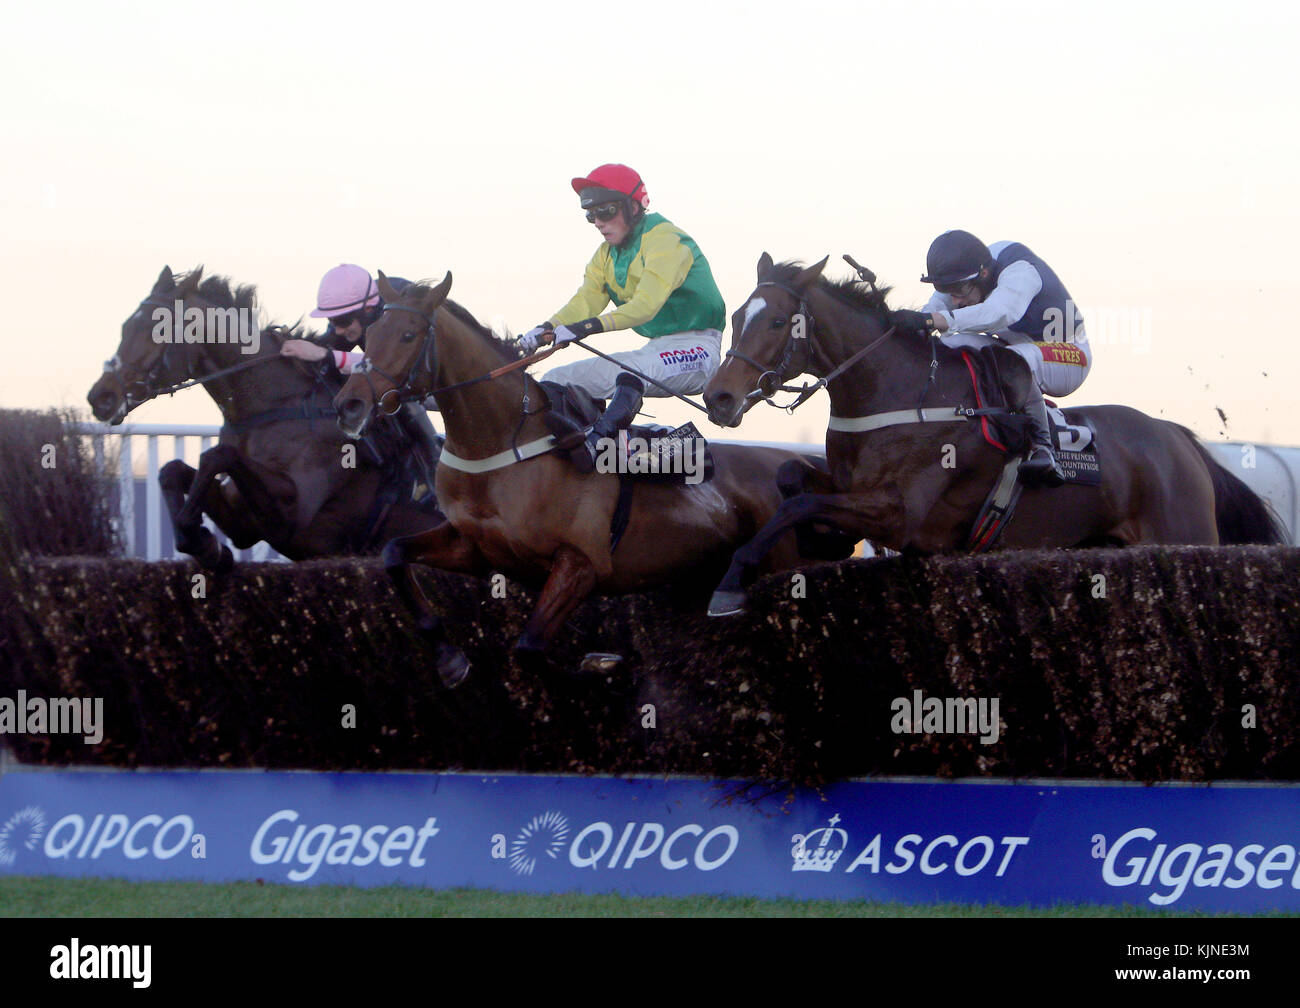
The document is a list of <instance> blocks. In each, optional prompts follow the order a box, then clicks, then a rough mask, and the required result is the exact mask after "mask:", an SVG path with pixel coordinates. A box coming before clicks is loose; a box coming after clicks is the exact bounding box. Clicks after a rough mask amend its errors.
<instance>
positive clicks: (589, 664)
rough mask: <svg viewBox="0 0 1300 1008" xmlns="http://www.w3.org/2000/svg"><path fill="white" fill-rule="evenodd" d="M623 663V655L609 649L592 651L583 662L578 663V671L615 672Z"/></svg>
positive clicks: (588, 672)
mask: <svg viewBox="0 0 1300 1008" xmlns="http://www.w3.org/2000/svg"><path fill="white" fill-rule="evenodd" d="M621 664H623V656H622V655H619V654H613V653H611V652H609V651H592V652H590V653H588V654H587V655H586V656H585V657H584V658H583V659H582V662H581V664H579V665H578V671H579V672H583V673H587V674H590V673H592V672H613V671H614V669H616V668H618V667H619V666H620V665H621Z"/></svg>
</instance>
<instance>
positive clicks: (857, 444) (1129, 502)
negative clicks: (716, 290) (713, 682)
mask: <svg viewBox="0 0 1300 1008" xmlns="http://www.w3.org/2000/svg"><path fill="white" fill-rule="evenodd" d="M825 265H826V260H825V259H823V260H822V261H821V262H819V263H817V264H815V265H813V266H809V267H807V268H800V267H799V266H798V265H796V264H791V263H782V264H774V263H773V262H772V259H771V257H770V256H768V255H767V254H766V253H764V254H763V256H762V258H760V259H759V261H758V280H759V286H758V287H757V288H756V289H755V290H754V292H753V294H751V295H750V297H749V298H747V299H746V302H745V304H744V305H742V306H741V307H740V308H739V309H738V310H737V311H736V313H735V315H734V316H733V317H732V349H731V351H730V352H729V353H728V355H727V360H726V361H724V363H723V365H722V366H721V367H720V368H719V369H718V372H717V373H716V374H715V375H714V376H713V379H712V380H711V381H710V382H709V384H708V386H707V387H706V388H705V390H704V401H705V403H706V405H707V406H708V407H709V415H710V418H711V419H712V420H713V421H714V422H715V423H718V424H721V425H723V426H732V427H734V426H738V425H739V424H740V422H741V417H742V416H743V414H744V412H745V410H746V409H748V408H749V406H750V405H752V404H753V403H755V402H757V401H759V400H760V399H761V398H765V397H767V396H768V395H770V393H771V392H772V386H773V385H774V384H776V383H777V382H780V381H788V380H790V379H791V378H793V377H794V376H796V375H798V374H800V373H809V374H812V375H814V376H816V377H818V378H826V377H827V376H832V377H830V378H829V381H828V383H827V385H826V388H827V392H828V393H829V395H830V400H831V417H832V422H831V429H828V430H827V432H826V459H827V463H828V466H829V469H830V472H829V474H828V473H825V472H821V471H820V470H818V469H815V468H813V467H811V466H810V467H807V468H805V469H804V471H803V473H802V484H803V485H802V491H803V492H801V493H798V494H796V495H791V496H790V497H789V499H787V500H786V502H785V503H784V504H783V505H782V506H781V509H780V511H779V512H778V513H777V515H776V517H775V518H774V519H773V520H772V522H771V523H770V524H769V525H768V526H767V527H766V528H764V529H763V531H762V532H761V533H759V535H758V536H757V537H756V538H755V539H754V541H753V542H751V543H749V544H748V545H746V546H745V547H744V548H743V549H741V550H739V551H738V552H737V553H736V556H735V559H734V561H733V563H732V566H731V568H730V569H729V570H728V572H727V575H726V577H725V578H724V579H723V581H722V583H721V584H720V585H719V587H718V591H717V592H716V593H715V594H714V598H713V602H712V603H711V605H710V613H711V614H713V615H726V614H729V613H732V612H738V611H741V609H743V606H744V602H745V591H744V588H745V586H746V585H748V584H749V583H750V582H751V581H752V579H753V576H754V574H755V572H756V569H757V568H756V565H757V563H758V562H759V560H760V558H761V557H762V556H763V554H764V553H765V552H766V551H767V550H768V549H770V548H771V547H772V546H773V544H774V543H776V542H778V541H780V539H781V537H782V535H783V534H784V533H785V532H786V531H787V530H789V529H790V528H792V527H797V526H798V525H799V524H800V523H803V522H807V521H810V520H817V521H821V522H826V523H829V524H831V525H833V526H834V527H835V528H837V529H839V530H840V532H842V533H844V534H845V541H846V542H850V541H854V540H856V539H859V538H866V539H870V540H871V541H872V542H874V543H878V544H881V545H883V546H887V547H889V548H891V549H895V550H904V551H909V552H917V553H938V552H946V551H952V550H958V549H961V548H963V545H964V544H965V543H966V542H967V539H968V536H969V535H970V533H971V530H972V527H973V525H974V523H975V520H976V516H977V512H978V511H979V509H980V507H981V504H982V503H983V501H984V499H985V497H986V495H987V494H988V493H989V490H990V488H991V487H992V485H993V483H994V480H995V479H996V478H997V477H998V475H999V473H1000V472H1001V471H1002V469H1003V466H1004V464H1005V462H1006V456H1005V455H1004V454H1003V453H1002V452H1000V451H998V450H997V449H995V448H993V447H992V446H990V445H989V443H988V442H987V441H986V440H985V437H984V436H983V434H982V431H981V424H980V423H979V422H972V419H971V418H970V417H969V415H966V414H963V415H959V414H957V412H956V410H955V407H956V406H958V405H961V406H962V407H963V409H974V408H976V403H975V400H974V394H973V391H972V386H971V378H970V373H969V370H968V367H967V365H966V364H965V362H964V361H963V359H962V356H961V353H960V351H958V350H953V349H950V348H948V347H946V346H944V345H943V344H942V343H941V342H939V341H937V340H934V341H932V340H930V339H927V338H925V337H922V336H919V335H916V334H909V333H893V332H892V327H891V323H890V312H889V309H888V307H887V306H886V303H885V295H886V294H887V293H888V289H887V288H886V289H884V290H877V289H876V288H875V287H874V284H861V283H857V282H854V281H850V280H844V281H829V280H826V279H824V278H822V277H821V273H822V270H823V269H824V267H825ZM868 347H870V349H867V348H868ZM859 352H862V356H860V357H859V358H858V359H857V360H854V359H853V358H854V356H855V355H856V354H858V353H859ZM1004 356H1005V357H1006V358H1007V361H1006V362H1005V363H1003V365H1002V367H1003V375H1004V378H1006V379H1007V380H1008V382H1009V383H1010V384H1011V385H1012V386H1013V389H1014V391H1015V392H1016V393H1017V394H1019V395H1020V396H1021V397H1020V398H1017V397H1016V396H1015V395H1012V394H1009V395H1008V401H1010V402H1021V401H1023V396H1024V394H1026V392H1027V390H1028V389H1029V388H1030V386H1029V384H1028V383H1030V382H1032V381H1033V377H1032V375H1031V373H1030V370H1029V366H1028V364H1027V363H1025V362H1024V361H1023V360H1021V359H1020V358H1017V357H1015V356H1014V355H1011V354H1005V355H1004ZM1016 362H1019V365H1020V366H1019V368H1018V369H1017V368H1016V367H1015V364H1016ZM844 364H848V367H846V368H844V369H843V370H842V371H838V372H837V368H840V367H841V365H844ZM756 384H757V385H761V386H762V388H761V389H757V388H756ZM922 406H924V407H925V409H926V413H927V415H928V416H929V417H930V419H928V420H926V421H925V422H922V421H921V420H919V419H918V418H917V417H913V416H909V415H907V414H910V413H911V412H912V411H916V410H919V409H920V408H921V407H922ZM904 411H906V413H904ZM895 412H897V414H898V415H897V416H896V417H892V418H890V419H891V421H892V422H891V423H890V425H888V426H883V427H878V428H876V429H868V430H859V431H854V430H852V429H849V430H844V429H842V428H845V427H848V428H852V427H854V426H855V425H857V426H859V427H861V426H866V424H865V423H864V422H861V421H863V420H864V419H865V418H867V417H869V416H875V415H882V414H888V413H895ZM1064 412H1065V414H1066V417H1067V419H1068V420H1069V422H1070V423H1072V424H1083V425H1086V426H1088V427H1090V428H1092V430H1093V431H1094V432H1095V434H1096V438H1095V440H1096V443H1097V444H1098V445H1099V447H1100V451H1099V454H1098V458H1099V460H1100V467H1101V477H1102V479H1101V485H1100V486H1095V487H1094V486H1084V485H1075V484H1067V485H1065V486H1062V487H1057V488H1043V487H1035V488H1026V489H1025V490H1024V493H1023V496H1022V497H1021V499H1020V503H1019V507H1018V509H1017V510H1016V511H1015V512H1014V515H1013V517H1012V519H1011V521H1010V524H1008V525H1007V526H1006V527H1005V529H1004V531H1003V533H1002V538H1001V541H1000V543H999V544H998V545H999V546H1000V547H1001V548H1036V547H1074V546H1096V545H1128V544H1134V543H1167V544H1207V545H1214V544H1218V543H1277V542H1285V541H1286V533H1285V532H1284V531H1283V529H1282V527H1281V524H1280V523H1279V522H1278V521H1277V519H1276V517H1275V516H1273V515H1272V514H1271V512H1270V511H1269V509H1268V507H1267V505H1265V504H1264V502H1263V501H1261V500H1260V499H1259V498H1258V497H1257V496H1256V495H1255V494H1254V492H1253V491H1251V490H1250V488H1249V487H1247V486H1246V485H1245V484H1244V483H1242V482H1241V481H1240V480H1239V479H1237V478H1236V477H1235V476H1233V475H1232V474H1231V473H1229V472H1228V471H1227V470H1225V469H1224V468H1222V467H1221V466H1219V465H1218V464H1217V463H1216V462H1215V461H1214V460H1213V459H1211V458H1210V456H1209V455H1208V454H1207V453H1206V451H1205V449H1203V448H1202V447H1201V446H1200V445H1199V444H1198V443H1197V441H1196V438H1195V437H1194V436H1193V434H1192V433H1191V431H1189V430H1187V429H1186V428H1184V427H1180V426H1178V425H1177V424H1173V423H1169V422H1167V421H1164V420H1157V419H1154V418H1152V417H1149V416H1147V415H1145V414H1143V413H1139V412H1138V411H1137V410H1134V409H1129V408H1128V407H1124V406H1087V407H1079V408H1075V409H1070V410H1065V411H1064ZM836 428H841V429H836ZM787 475H788V474H787Z"/></svg>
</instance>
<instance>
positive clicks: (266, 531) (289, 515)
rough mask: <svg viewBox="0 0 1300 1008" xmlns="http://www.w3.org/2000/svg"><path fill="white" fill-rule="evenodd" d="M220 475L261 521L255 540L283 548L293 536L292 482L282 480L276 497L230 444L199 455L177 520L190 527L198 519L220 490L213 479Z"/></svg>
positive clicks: (216, 446)
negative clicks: (288, 504)
mask: <svg viewBox="0 0 1300 1008" xmlns="http://www.w3.org/2000/svg"><path fill="white" fill-rule="evenodd" d="M222 473H226V474H227V475H229V477H230V478H231V480H233V481H234V484H235V488H236V489H237V490H238V491H239V496H240V497H241V498H242V499H243V501H244V503H245V504H246V505H247V506H248V509H249V511H251V512H252V513H253V514H255V515H257V516H258V518H259V519H260V524H261V526H262V532H261V534H260V535H259V537H258V538H261V539H265V540H266V541H267V542H269V543H271V544H272V545H275V544H277V543H279V544H280V545H282V546H283V545H285V544H286V543H287V542H288V541H289V539H290V538H291V537H292V534H293V530H294V524H295V522H294V518H293V509H292V507H288V506H287V505H286V501H289V500H292V498H293V496H294V495H295V494H296V490H295V489H294V487H293V484H292V482H291V481H289V480H288V479H287V478H285V479H284V481H283V482H284V486H283V487H282V493H281V495H280V496H277V495H276V494H274V493H272V491H271V489H270V488H269V487H267V485H266V483H265V482H264V481H263V479H262V478H261V477H260V476H259V475H258V474H257V473H256V472H254V471H253V470H252V469H251V468H250V467H249V466H248V465H247V463H246V462H245V461H244V459H243V458H242V457H241V456H240V454H239V452H238V451H236V450H235V449H234V448H233V447H231V446H230V445H221V444H219V445H215V446H214V447H212V448H209V449H208V450H207V451H205V452H204V453H203V454H202V455H200V456H199V468H198V471H197V472H196V473H195V475H194V480H193V482H192V483H191V485H190V489H189V494H188V495H187V497H186V499H185V504H184V506H183V507H181V509H180V511H179V512H178V514H177V515H176V520H177V521H178V522H179V523H181V524H183V525H186V526H189V525H191V524H192V523H194V522H197V521H198V520H199V519H200V517H201V515H202V513H203V510H204V502H205V501H206V500H207V499H208V497H209V495H210V494H212V493H213V491H214V489H215V490H218V491H219V490H220V485H219V484H218V483H217V481H216V480H217V477H218V476H220V475H221V474H222Z"/></svg>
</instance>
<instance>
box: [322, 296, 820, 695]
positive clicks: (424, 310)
mask: <svg viewBox="0 0 1300 1008" xmlns="http://www.w3.org/2000/svg"><path fill="white" fill-rule="evenodd" d="M379 276H380V279H379V289H380V292H381V293H382V294H383V296H384V298H385V301H386V302H387V303H386V304H385V306H384V313H383V315H382V316H381V317H380V319H379V320H378V321H377V322H375V323H374V324H373V325H372V326H370V328H369V329H368V330H367V331H366V361H365V362H363V364H362V366H361V367H360V368H359V369H358V371H356V372H354V373H353V375H352V376H351V378H349V379H348V382H347V384H345V385H344V386H343V390H342V391H341V392H340V393H339V394H338V396H337V398H336V399H335V404H336V405H337V406H338V411H339V424H340V426H341V427H342V428H343V430H344V431H345V432H347V433H349V434H350V435H352V436H357V435H359V434H360V433H361V432H362V431H363V430H364V428H365V425H366V423H367V420H368V418H369V417H370V415H371V413H372V410H373V409H374V407H375V406H376V404H377V403H378V404H380V405H382V406H383V407H384V408H387V409H395V408H396V402H395V400H398V399H403V398H423V397H424V396H425V395H428V394H429V393H431V392H432V393H433V394H435V395H436V398H437V400H438V405H439V408H440V409H441V411H442V418H443V421H444V422H445V424H446V431H447V442H446V445H445V447H444V449H443V454H442V461H441V463H440V464H439V466H438V475H437V480H436V483H437V487H436V489H437V495H438V500H439V502H440V504H441V506H442V508H443V510H444V511H445V513H446V515H447V521H446V522H445V523H444V524H442V525H440V526H438V527H437V528H435V529H432V530H430V531H427V532H422V533H419V534H417V535H413V536H406V537H403V538H398V539H395V540H394V541H393V542H391V543H389V544H388V546H387V547H385V549H384V553H383V559H384V563H385V566H386V567H387V569H388V572H389V574H390V575H391V576H392V578H393V581H394V584H395V585H396V587H397V590H398V592H399V594H400V595H401V596H402V598H403V600H404V601H405V602H406V604H407V605H408V606H409V607H410V608H411V609H412V611H413V612H414V613H415V614H416V616H417V617H418V619H419V622H420V626H421V628H422V629H423V630H424V631H425V632H426V634H427V635H428V636H429V637H430V639H431V641H432V642H433V643H434V645H435V647H437V649H438V668H439V673H440V674H441V675H442V678H443V681H444V682H446V683H447V684H448V685H454V684H455V683H456V682H459V681H460V679H461V678H463V677H464V675H465V673H466V672H467V671H468V661H467V660H466V658H465V656H464V654H463V653H462V652H461V651H460V650H459V649H457V648H455V647H453V646H451V645H450V644H448V643H446V641H445V639H444V638H443V636H442V628H441V624H440V622H439V619H438V617H437V615H436V614H435V613H434V612H433V610H432V609H431V607H430V606H429V605H428V603H427V601H426V600H425V599H424V597H423V595H422V594H421V592H420V588H419V585H418V584H417V583H416V581H415V580H414V578H413V572H412V571H411V569H410V565H411V564H413V563H418V564H426V565H429V566H433V567H438V568H441V569H443V570H450V571H456V572H459V573H462V574H469V575H473V576H476V577H480V578H481V577H487V576H488V575H489V574H491V573H492V572H494V571H495V572H500V573H502V574H504V575H506V576H507V577H509V578H511V579H513V580H515V581H517V582H519V583H520V584H523V585H525V586H527V587H529V588H531V589H533V590H537V591H539V592H540V596H539V598H538V602H537V607H536V609H535V611H534V612H533V615H532V617H531V618H530V620H529V621H528V624H527V626H526V628H525V630H524V633H523V635H522V636H521V637H520V638H519V640H518V642H517V644H516V647H515V652H516V655H517V657H518V658H519V659H520V660H521V662H524V663H527V664H529V665H531V666H532V667H533V668H538V667H540V665H541V664H542V663H541V658H542V654H543V651H544V649H545V648H546V646H547V644H548V643H549V642H550V641H551V639H552V638H553V637H554V636H555V634H556V632H557V631H558V630H559V629H560V628H561V626H562V625H563V624H564V622H565V620H566V619H567V618H568V617H569V615H570V614H571V613H573V611H574V610H575V609H576V608H577V607H578V605H579V604H580V603H581V602H582V600H583V599H584V598H586V597H587V596H588V595H589V594H590V593H592V592H598V593H602V594H622V593H625V592H636V591H641V590H643V589H647V588H650V587H652V586H656V585H664V584H672V583H678V584H685V583H690V584H692V585H693V587H694V588H695V589H696V590H698V586H699V584H700V583H701V578H702V577H710V578H716V577H717V576H718V574H720V573H721V572H722V570H723V569H724V568H725V567H726V565H727V562H728V559H729V558H730V555H731V552H732V551H733V550H734V549H735V548H736V547H737V546H738V545H740V544H741V543H743V542H745V541H747V540H748V539H749V538H750V537H751V536H753V535H754V533H755V532H757V531H758V530H759V529H760V528H762V527H763V524H764V523H765V522H766V521H767V520H768V519H769V518H771V516H772V515H773V513H775V511H776V508H777V506H778V505H779V504H780V499H781V498H780V494H779V492H778V490H777V486H776V472H777V469H778V468H779V467H780V466H781V465H782V464H784V463H786V462H789V461H791V460H795V461H798V462H800V463H802V461H803V458H804V457H802V456H799V455H797V454H795V453H793V452H788V451H783V450H780V449H776V448H767V447H749V446H743V445H732V444H718V445H713V446H712V453H713V461H714V474H713V477H712V479H711V480H708V481H705V482H702V483H699V484H697V485H684V484H681V483H666V482H638V483H637V484H636V487H635V490H634V491H633V496H632V504H631V512H630V516H629V517H628V520H627V525H626V528H625V530H624V532H623V534H622V537H621V539H620V540H619V542H618V544H617V548H614V547H613V546H611V538H612V537H611V521H612V518H613V516H614V514H615V505H616V501H617V500H618V498H619V495H620V484H621V479H620V478H619V477H617V476H615V475H613V474H608V473H606V474H602V473H599V472H596V473H589V474H585V475H584V474H582V473H579V472H578V471H577V470H576V469H575V468H574V467H573V466H572V465H571V464H570V463H569V461H568V460H567V459H566V458H561V457H559V456H558V455H556V454H554V453H553V452H551V451H550V447H551V445H552V444H553V443H554V438H552V437H551V436H550V435H549V434H548V432H547V429H546V426H545V423H544V421H543V418H542V413H543V412H544V411H545V409H546V408H547V407H548V404H549V400H548V398H547V393H546V391H545V390H544V388H543V387H542V386H541V385H540V384H538V382H536V381H534V380H533V378H532V377H530V376H529V375H528V374H526V373H525V372H524V370H523V366H522V365H524V364H526V363H529V362H531V361H520V360H519V358H518V352H517V350H516V349H515V348H514V347H513V346H512V345H509V344H507V343H505V342H503V341H501V340H498V339H497V338H495V337H494V336H493V335H492V333H491V332H489V331H488V330H487V329H485V328H484V327H483V326H481V325H480V324H479V323H478V322H476V321H475V320H474V318H473V316H471V315H470V314H469V312H467V311H466V310H465V309H464V308H462V307H460V306H459V305H457V304H455V303H454V302H450V301H446V296H447V291H448V290H449V289H450V287H451V275H450V274H448V275H447V277H446V279H444V280H443V281H442V283H440V284H438V285H437V286H436V287H433V286H430V285H428V284H417V285H412V286H411V287H409V288H407V289H406V290H405V291H403V292H402V293H401V294H398V293H397V292H396V291H395V290H393V288H392V286H391V285H390V284H389V283H388V280H387V278H386V277H385V276H384V275H383V274H382V273H381V274H380V275H379ZM512 364H517V365H520V366H517V367H514V368H510V367H509V366H510V365H512ZM503 368H505V369H508V370H507V371H506V373H499V374H498V375H497V377H495V379H493V380H486V379H487V378H488V376H489V375H490V374H492V373H493V372H500V371H501V369H503ZM811 458H812V459H815V458H816V456H812V457H811ZM798 562H799V556H798V553H797V551H796V550H794V549H783V550H781V551H780V552H779V553H774V554H773V555H772V556H771V557H769V558H768V563H767V565H768V567H769V568H772V569H776V568H779V567H789V566H793V565H795V564H796V563H798ZM704 583H705V584H712V583H713V581H712V580H708V581H706V582H704Z"/></svg>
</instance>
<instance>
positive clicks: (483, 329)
mask: <svg viewBox="0 0 1300 1008" xmlns="http://www.w3.org/2000/svg"><path fill="white" fill-rule="evenodd" d="M439 282H440V281H435V280H420V281H418V282H416V283H413V284H411V285H410V286H409V287H407V288H406V289H405V290H403V291H402V296H403V297H405V296H406V295H408V294H418V295H420V296H421V297H423V296H426V295H428V294H431V293H433V289H434V288H435V287H436V286H437V285H438V283H439ZM441 307H443V308H445V309H447V311H449V312H451V314H452V315H453V316H455V317H456V318H457V319H458V320H459V321H460V322H462V323H463V324H465V325H467V326H469V328H470V329H472V330H473V331H474V332H476V333H478V334H479V335H480V336H482V337H483V338H484V339H485V340H487V341H488V343H489V345H491V346H492V347H493V349H495V350H496V351H497V353H499V354H501V355H502V356H503V357H504V358H506V359H507V360H514V359H515V358H516V357H517V356H518V354H517V352H516V351H515V348H514V346H513V345H512V344H510V343H507V342H506V341H505V340H504V339H502V338H501V337H500V336H498V335H497V334H496V333H494V332H493V331H492V330H491V329H490V328H488V327H487V326H485V325H484V324H483V323H482V322H480V321H479V320H478V319H476V318H475V317H474V315H473V313H471V312H470V310H469V309H468V308H466V307H465V306H464V305H461V304H458V303H457V302H455V301H452V300H451V299H450V298H448V299H447V300H446V301H444V302H443V303H442V306H441Z"/></svg>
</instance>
